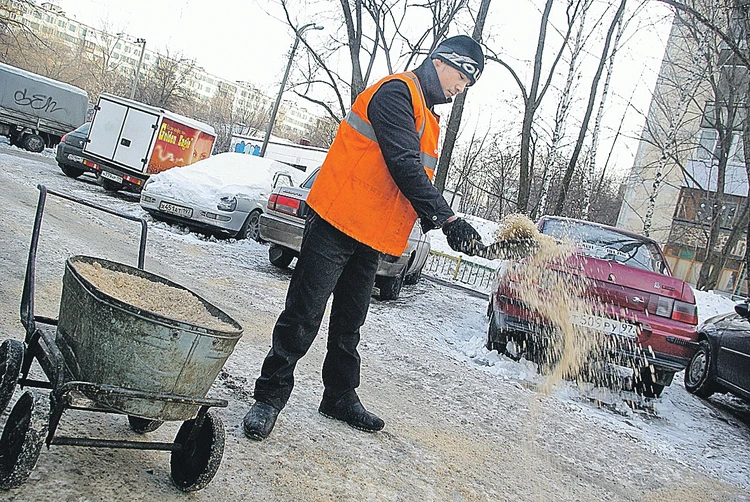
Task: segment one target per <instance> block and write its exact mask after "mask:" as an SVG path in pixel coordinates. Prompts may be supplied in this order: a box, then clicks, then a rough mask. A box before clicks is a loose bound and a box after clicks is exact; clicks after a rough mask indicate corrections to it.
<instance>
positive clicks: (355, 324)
mask: <svg viewBox="0 0 750 502" xmlns="http://www.w3.org/2000/svg"><path fill="white" fill-rule="evenodd" d="M483 69H484V54H483V53H482V48H481V47H480V45H479V44H478V43H477V42H476V41H474V40H473V39H471V38H470V37H467V36H465V35H459V36H455V37H451V38H448V39H446V40H444V41H443V43H441V44H440V45H439V46H438V47H437V48H436V49H435V50H434V51H433V52H432V54H431V55H430V57H429V58H427V59H426V60H425V61H424V62H423V63H422V64H421V65H420V66H419V67H418V68H416V69H414V70H413V71H412V72H405V73H400V74H396V75H389V76H387V77H385V78H384V79H382V80H381V81H379V82H378V83H376V84H374V85H373V86H371V87H368V88H367V89H365V90H364V91H363V92H362V93H361V94H360V95H359V96H358V97H357V99H356V100H355V102H354V104H353V105H352V109H351V111H350V112H349V113H348V114H347V116H346V117H345V119H344V120H343V121H342V122H341V124H340V125H339V129H338V131H337V133H336V138H335V139H334V141H333V144H332V145H331V148H330V150H329V152H328V155H327V156H326V159H325V161H324V162H323V165H322V167H321V168H320V172H319V173H318V176H317V178H316V180H315V183H314V184H313V187H312V189H311V190H310V194H309V195H308V197H307V204H308V206H309V207H310V208H311V210H310V211H309V213H308V216H307V221H306V224H305V231H304V235H303V239H302V247H301V249H300V254H299V257H298V258H297V265H296V267H295V269H294V273H293V275H292V279H291V281H290V283H289V289H288V291H287V297H286V304H285V307H284V311H283V312H282V313H281V315H280V316H279V319H278V321H277V322H276V326H275V327H274V330H273V342H272V347H271V350H270V351H269V353H268V355H267V356H266V359H265V361H264V362H263V367H262V369H261V375H260V377H259V378H258V379H257V380H256V382H255V394H254V397H255V400H256V402H255V403H254V404H253V405H252V407H251V408H250V410H249V411H248V412H247V415H245V418H244V420H243V428H244V431H245V435H247V436H248V437H249V438H251V439H256V440H261V439H265V438H266V437H268V435H269V434H270V433H271V430H272V429H273V427H274V424H275V423H276V418H277V416H278V414H279V412H280V411H281V409H282V408H284V406H285V405H286V403H287V400H288V399H289V396H290V394H291V392H292V387H293V386H294V368H295V366H296V364H297V361H299V359H300V358H302V356H304V355H305V354H306V353H307V351H308V349H309V348H310V345H311V344H312V342H313V340H314V338H315V336H316V335H317V333H318V330H319V328H320V323H321V321H322V319H323V314H324V312H325V308H326V303H327V302H328V299H329V298H330V296H331V295H333V303H332V306H331V316H330V321H329V329H328V344H327V353H326V357H325V361H324V363H323V385H324V388H325V389H324V392H323V398H322V401H321V403H320V407H319V408H318V411H319V412H320V413H321V414H322V415H324V416H326V417H329V418H333V419H337V420H341V421H344V422H346V423H347V424H349V425H350V426H352V427H354V428H357V429H360V430H363V431H366V432H376V431H379V430H381V429H382V428H383V427H384V425H385V423H384V422H383V420H381V419H380V418H378V417H377V416H376V415H375V414H373V413H371V412H369V411H367V410H365V408H364V407H363V406H362V403H361V402H360V400H359V397H358V396H357V393H356V390H355V389H356V388H357V387H359V370H360V356H359V353H358V352H357V345H358V344H359V339H360V327H361V326H362V325H363V324H364V322H365V317H366V315H367V309H368V307H369V303H370V292H371V290H372V287H373V284H374V282H375V273H376V272H377V268H378V262H379V260H380V258H381V256H382V255H392V256H401V254H402V253H403V251H404V249H406V246H407V241H408V237H409V233H410V232H411V229H412V227H413V226H414V222H415V221H416V219H417V218H419V219H420V223H421V225H422V228H423V229H424V230H425V231H428V230H431V229H435V228H441V229H442V230H443V233H444V234H445V235H446V240H447V242H448V244H449V245H450V246H451V248H453V249H454V250H456V251H460V252H463V253H467V254H474V253H475V252H476V251H477V250H478V249H481V248H482V247H483V246H482V244H481V240H482V238H481V236H480V235H479V233H478V232H477V231H476V230H475V229H474V228H473V227H472V226H471V225H470V224H469V223H468V222H466V220H464V219H462V218H458V217H456V215H454V214H453V211H452V210H451V208H450V206H449V205H448V203H447V202H446V201H445V199H444V198H443V196H442V195H441V194H440V192H438V191H437V189H436V188H435V187H434V185H433V184H432V181H431V180H432V177H433V173H434V169H435V166H436V165H437V154H438V136H439V134H440V128H439V126H438V121H437V116H436V115H435V114H434V112H433V111H432V108H433V106H434V105H436V104H442V103H448V102H450V101H451V98H452V97H453V96H455V95H457V94H459V93H461V92H463V91H464V90H465V89H466V87H467V86H469V85H473V84H474V83H475V82H476V81H477V79H478V78H479V76H480V75H481V73H482V70H483Z"/></svg>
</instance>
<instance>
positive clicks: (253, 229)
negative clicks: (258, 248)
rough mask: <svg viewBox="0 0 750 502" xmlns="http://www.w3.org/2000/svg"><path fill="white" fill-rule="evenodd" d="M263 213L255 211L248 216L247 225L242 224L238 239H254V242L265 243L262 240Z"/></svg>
mask: <svg viewBox="0 0 750 502" xmlns="http://www.w3.org/2000/svg"><path fill="white" fill-rule="evenodd" d="M261 213H262V212H261V211H258V210H256V211H253V212H251V213H250V214H248V215H247V219H246V220H245V223H243V224H242V228H240V232H239V235H238V237H239V238H240V239H252V240H254V241H258V242H263V241H262V240H261V239H260V215H261Z"/></svg>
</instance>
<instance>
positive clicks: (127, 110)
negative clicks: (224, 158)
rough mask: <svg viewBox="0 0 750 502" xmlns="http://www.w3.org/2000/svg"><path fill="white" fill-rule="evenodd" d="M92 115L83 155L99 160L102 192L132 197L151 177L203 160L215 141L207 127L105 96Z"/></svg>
mask: <svg viewBox="0 0 750 502" xmlns="http://www.w3.org/2000/svg"><path fill="white" fill-rule="evenodd" d="M95 112H96V113H95V115H94V120H93V121H92V123H91V128H90V130H89V134H88V138H87V140H86V144H85V145H84V148H83V151H84V152H86V153H88V154H89V155H91V156H92V157H94V158H96V159H97V160H99V161H100V165H101V173H100V176H101V177H102V178H104V179H105V180H106V182H105V183H103V184H104V186H105V188H110V189H115V190H116V189H119V188H125V187H129V188H131V189H134V190H135V191H136V192H138V191H140V188H141V187H142V186H143V183H145V181H146V179H148V177H149V175H151V174H154V173H158V172H161V171H164V170H166V169H170V168H172V167H176V166H186V165H189V164H192V163H193V162H196V161H198V160H201V159H205V158H207V157H208V156H209V155H211V151H212V149H213V144H214V140H215V139H216V133H215V131H214V129H213V127H211V126H210V125H208V124H204V123H202V122H199V121H197V120H194V119H191V118H188V117H184V116H182V115H178V114H176V113H172V112H170V111H168V110H164V109H161V108H157V107H154V106H150V105H146V104H144V103H139V102H137V101H133V100H130V99H125V98H121V97H118V96H113V95H110V94H102V95H101V96H99V102H98V103H97V106H96V107H95ZM118 185H119V186H118Z"/></svg>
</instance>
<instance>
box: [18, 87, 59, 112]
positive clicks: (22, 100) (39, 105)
mask: <svg viewBox="0 0 750 502" xmlns="http://www.w3.org/2000/svg"><path fill="white" fill-rule="evenodd" d="M27 93H28V89H26V88H24V89H23V90H20V89H19V90H17V91H16V92H15V93H14V94H13V98H14V99H15V101H16V104H17V105H18V106H29V107H31V108H33V109H34V110H42V111H45V112H47V113H54V112H61V111H62V112H64V111H66V110H65V108H63V107H61V106H57V101H55V100H54V99H53V98H52V96H47V95H45V94H32V95H31V96H30V97H29V96H27V95H26V94H27Z"/></svg>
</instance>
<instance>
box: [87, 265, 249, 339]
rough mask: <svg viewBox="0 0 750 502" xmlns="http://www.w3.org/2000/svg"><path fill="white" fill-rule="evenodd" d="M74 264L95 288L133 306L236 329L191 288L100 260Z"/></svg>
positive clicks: (210, 327) (172, 316) (192, 321)
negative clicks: (112, 266) (118, 268)
mask: <svg viewBox="0 0 750 502" xmlns="http://www.w3.org/2000/svg"><path fill="white" fill-rule="evenodd" d="M73 265H74V266H75V268H76V270H77V271H78V272H79V273H80V274H81V275H82V276H84V277H85V278H86V279H87V280H88V281H89V282H91V284H93V285H94V286H95V287H96V288H98V289H100V290H101V291H102V292H104V293H105V294H107V295H109V296H111V297H113V298H117V299H118V300H120V301H123V302H125V303H128V304H130V305H133V306H134V307H138V308H140V309H144V310H148V311H149V312H153V313H155V314H159V315H162V316H165V317H169V318H170V319H180V320H183V321H186V322H189V323H192V324H197V325H200V326H204V327H206V328H209V329H215V330H221V331H227V330H230V331H234V330H235V327H234V326H232V325H230V324H227V323H225V322H223V321H222V320H221V319H218V318H217V317H215V316H214V315H212V314H211V313H210V312H209V311H208V309H206V306H205V305H204V304H203V302H201V301H200V300H199V299H198V297H196V296H195V295H194V294H192V293H191V292H190V291H187V290H184V289H178V288H173V287H171V286H168V285H166V284H163V283H161V282H154V281H149V280H148V279H144V278H142V277H137V276H135V275H131V274H126V273H123V272H117V271H115V270H110V269H107V268H105V267H102V265H101V264H100V263H99V262H94V263H93V264H89V263H85V262H74V263H73Z"/></svg>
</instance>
